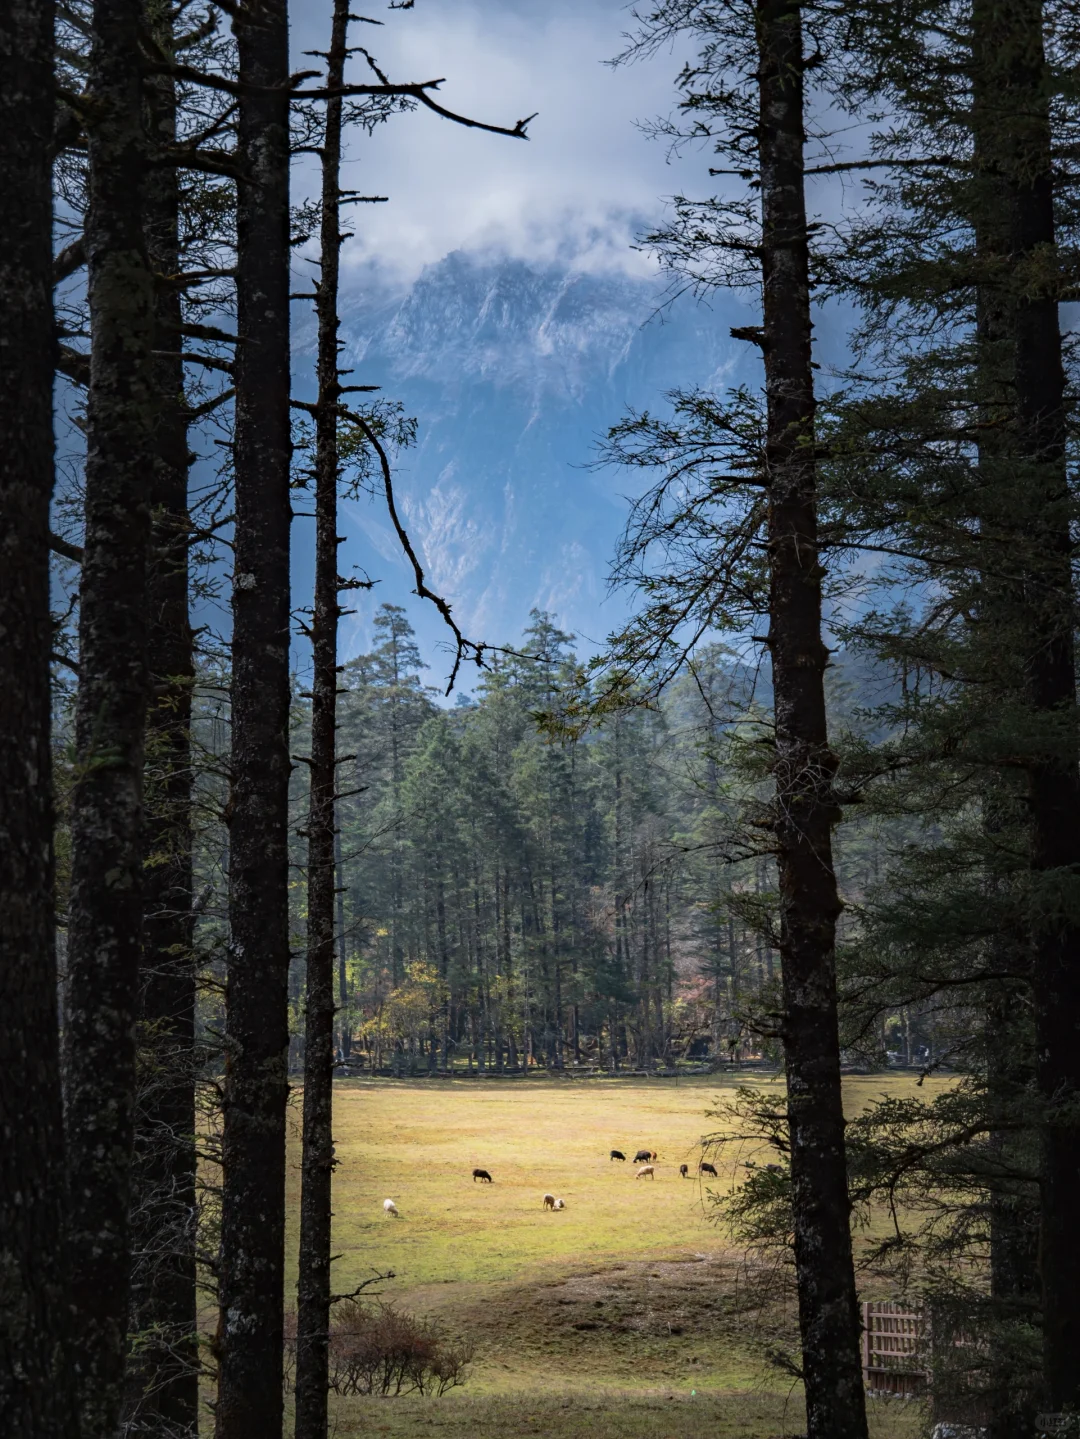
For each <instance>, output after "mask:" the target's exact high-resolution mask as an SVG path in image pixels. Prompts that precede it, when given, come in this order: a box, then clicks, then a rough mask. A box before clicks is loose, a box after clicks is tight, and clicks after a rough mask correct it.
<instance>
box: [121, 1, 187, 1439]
mask: <svg viewBox="0 0 1080 1439" xmlns="http://www.w3.org/2000/svg"><path fill="white" fill-rule="evenodd" d="M147 22H148V24H149V25H150V26H151V27H152V29H153V33H154V35H155V38H156V39H157V41H158V43H159V44H160V45H161V47H162V49H163V50H164V51H165V52H166V53H169V52H170V51H171V50H172V39H173V37H172V33H171V25H170V23H169V21H168V19H167V18H165V16H164V14H163V12H162V13H159V12H158V10H157V7H156V6H154V7H151V6H149V5H148V6H147ZM146 102H147V114H148V121H149V132H150V133H149V139H150V145H151V147H152V151H158V150H160V151H166V150H168V149H169V148H170V147H171V146H172V145H174V144H175V141H176V95H175V86H174V84H173V82H172V80H171V79H170V78H169V77H167V76H155V77H154V79H153V81H152V83H151V84H149V85H148V87H147V92H146ZM179 212H180V198H179V183H178V177H177V172H176V170H175V169H174V168H173V167H172V166H170V165H162V164H156V165H154V167H153V168H152V170H151V171H150V175H149V178H148V183H147V187H146V239H147V253H148V258H149V262H150V266H151V269H152V271H153V274H154V281H155V329H156V331H157V333H158V335H159V336H160V337H161V340H160V343H159V344H158V346H157V350H158V354H157V356H156V358H155V360H154V362H153V366H152V368H151V370H150V372H149V374H150V384H151V386H152V390H153V401H154V406H155V411H156V413H155V428H154V465H153V471H152V477H151V486H152V488H151V504H152V523H153V529H152V536H151V554H150V568H149V574H148V594H147V601H148V602H147V616H148V621H149V628H150V643H149V663H150V669H151V675H152V680H153V686H154V688H153V694H152V697H151V701H150V706H149V709H148V711H147V716H146V852H147V864H146V877H145V903H144V920H143V924H144V930H143V952H142V974H141V1005H140V1015H139V1017H140V1029H141V1032H140V1057H139V1086H138V1107H137V1111H136V1128H135V1161H136V1169H135V1202H134V1206H133V1215H132V1250H133V1267H132V1315H131V1330H132V1333H133V1334H135V1335H137V1336H138V1342H137V1347H136V1349H135V1350H134V1352H133V1355H132V1360H131V1373H130V1375H129V1392H130V1394H131V1401H130V1409H131V1413H132V1415H133V1418H134V1419H135V1421H136V1422H137V1424H138V1425H139V1426H140V1427H141V1428H142V1429H144V1430H146V1431H148V1432H164V1433H167V1434H169V1435H180V1434H191V1435H194V1434H195V1433H196V1431H197V1426H198V1404H199V1383H198V1351H197V1345H196V1283H195V1053H194V1049H195V966H194V954H193V946H194V915H193V912H192V853H191V847H192V831H191V746H190V728H191V690H192V682H193V673H194V668H193V658H192V634H191V625H190V622H189V618H188V543H189V529H190V522H189V517H188V495H187V489H188V436H187V419H186V410H185V401H184V366H183V361H182V360H181V359H180V356H179V350H180V345H179V334H180V325H181V319H182V315H181V297H180V291H179V289H178V288H177V286H176V284H175V282H174V278H173V277H174V276H176V275H177V274H178V273H179V271H180V268H181V264H180V253H179V251H180V241H179Z"/></svg>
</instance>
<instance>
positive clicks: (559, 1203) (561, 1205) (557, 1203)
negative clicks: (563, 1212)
mask: <svg viewBox="0 0 1080 1439" xmlns="http://www.w3.org/2000/svg"><path fill="white" fill-rule="evenodd" d="M555 1208H556V1209H565V1208H566V1202H565V1200H562V1199H556V1201H555Z"/></svg>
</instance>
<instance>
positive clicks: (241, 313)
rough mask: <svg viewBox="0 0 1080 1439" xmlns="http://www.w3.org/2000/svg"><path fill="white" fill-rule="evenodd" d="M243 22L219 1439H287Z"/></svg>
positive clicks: (278, 411)
mask: <svg viewBox="0 0 1080 1439" xmlns="http://www.w3.org/2000/svg"><path fill="white" fill-rule="evenodd" d="M240 16H241V18H239V19H238V20H237V21H236V23H235V32H236V40H237V51H238V64H239V76H240V80H241V83H242V84H244V85H245V86H250V87H251V88H250V89H249V90H247V91H246V92H245V94H244V96H243V98H242V99H241V100H240V102H239V119H238V136H237V144H238V150H239V158H240V167H241V174H242V178H241V180H240V182H239V184H238V187H237V188H238V197H237V281H236V285H237V335H238V338H239V344H238V346H237V356H236V451H235V453H236V471H235V473H236V537H235V555H234V566H235V568H234V578H233V641H232V669H233V673H232V764H231V774H232V795H231V820H230V855H229V929H230V934H229V971H228V990H227V999H226V1036H227V1043H226V1074H225V1106H224V1128H223V1135H222V1145H223V1147H222V1161H223V1194H222V1213H221V1261H220V1272H219V1281H218V1282H219V1291H220V1314H219V1320H218V1331H217V1352H218V1365H219V1384H218V1405H217V1416H216V1417H217V1435H218V1439H249V1436H251V1435H255V1434H258V1435H259V1436H260V1439H262V1436H265V1439H273V1436H275V1435H278V1434H280V1433H281V1423H282V1330H283V1308H284V1283H285V1276H284V1264H285V1107H286V1103H287V1100H288V1091H289V1081H288V1049H289V1033H288V980H289V916H288V850H287V845H288V795H289V740H288V729H289V520H290V505H289V466H290V453H291V451H290V425H289V98H288V74H289V30H288V8H287V0H259V3H253V4H252V5H250V6H245V7H244V8H243V10H242V11H241V12H240Z"/></svg>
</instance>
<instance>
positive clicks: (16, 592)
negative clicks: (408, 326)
mask: <svg viewBox="0 0 1080 1439" xmlns="http://www.w3.org/2000/svg"><path fill="white" fill-rule="evenodd" d="M52 130H53V6H52V3H51V0H13V3H11V4H10V5H7V6H5V7H4V8H3V10H0V192H2V193H3V196H4V201H3V206H2V207H0V433H2V434H3V436H4V444H3V447H2V448H0V1014H2V1015H3V1024H2V1026H0V1065H2V1067H3V1073H4V1082H3V1084H2V1085H0V1414H2V1415H3V1416H4V1420H5V1427H6V1429H7V1431H8V1432H9V1433H11V1434H28V1435H29V1434H33V1435H35V1436H38V1439H60V1436H68V1435H71V1436H74V1435H75V1433H76V1426H75V1415H74V1412H73V1407H74V1406H73V1403H72V1397H71V1388H70V1383H69V1381H68V1374H67V1369H66V1365H65V1363H64V1359H65V1356H64V1352H63V1350H64V1320H65V1316H66V1298H67V1290H66V1284H65V1278H64V1268H63V1244H62V1232H63V1203H62V1199H63V1191H64V1184H63V1179H62V1176H63V1173H64V1168H65V1165H64V1139H63V1121H62V1113H61V1097H60V1046H59V1031H58V1026H57V990H56V954H55V948H54V943H53V920H54V916H53V813H52V767H51V761H50V691H49V654H50V651H51V649H52V621H51V618H50V614H49V500H50V497H51V494H52V486H53V416H52V372H53V341H52V333H53V306H52V191H51V176H50V163H49V153H50V147H51V142H52Z"/></svg>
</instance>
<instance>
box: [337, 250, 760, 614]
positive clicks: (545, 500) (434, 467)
mask: <svg viewBox="0 0 1080 1439" xmlns="http://www.w3.org/2000/svg"><path fill="white" fill-rule="evenodd" d="M747 318H748V316H747V313H746V312H745V311H744V309H743V308H742V307H741V306H740V305H739V304H738V303H737V302H736V301H734V300H729V299H726V298H722V299H720V300H718V301H714V302H713V303H712V304H711V306H708V307H707V306H705V305H702V304H699V303H697V302H696V301H695V300H694V299H693V298H692V297H691V296H683V297H681V298H679V299H677V300H675V301H674V302H673V303H671V304H665V291H664V288H663V285H662V283H661V282H660V281H658V280H649V279H635V278H632V277H628V276H624V275H623V276H613V275H596V274H582V273H572V272H567V271H566V270H562V269H558V268H555V267H546V268H540V267H534V266H530V265H527V264H525V263H522V262H520V261H510V260H503V261H491V260H484V259H480V258H477V257H475V256H469V255H464V254H453V255H449V256H447V257H446V258H445V259H444V260H443V261H441V262H440V263H439V264H438V265H435V266H432V267H429V268H428V269H427V270H425V272H424V273H423V274H422V275H421V276H420V278H419V279H418V280H417V281H416V283H415V284H414V285H413V287H412V288H411V289H410V290H409V291H408V293H407V294H405V295H403V296H402V295H397V296H392V297H389V296H386V295H380V294H378V293H377V292H374V293H367V294H364V293H359V294H356V295H354V296H352V297H351V298H350V300H349V302H348V303H347V304H346V305H345V306H344V308H343V322H344V323H343V332H344V336H345V338H346V342H347V344H346V359H345V363H346V364H348V365H350V366H352V368H353V371H354V373H353V375H352V376H351V382H353V383H371V384H378V385H380V386H381V387H382V393H383V394H384V395H385V396H386V397H387V398H390V399H394V400H400V401H401V402H402V403H403V405H404V407H405V410H406V412H407V413H408V414H410V415H413V416H415V417H416V419H417V421H418V438H417V444H416V447H415V448H414V449H412V450H410V451H408V452H407V453H406V454H405V455H404V456H403V457H402V462H401V473H400V478H399V480H398V485H399V489H400V492H401V498H402V507H403V509H404V511H405V514H406V515H407V516H408V524H409V527H410V530H411V532H412V535H413V538H414V540H415V541H416V543H417V544H418V546H419V548H420V549H421V550H422V552H423V555H424V558H425V561H426V564H427V567H428V571H429V575H430V578H431V579H432V581H433V582H434V584H435V585H436V586H438V587H439V588H440V590H441V591H442V593H444V594H445V595H446V596H447V597H448V598H450V599H451V600H452V601H453V602H454V604H455V611H456V613H457V614H458V616H459V617H460V618H461V620H462V621H463V622H464V623H465V625H466V626H467V628H468V631H469V633H470V634H472V635H474V636H476V637H477V638H483V639H485V640H495V641H498V640H502V639H506V638H510V637H514V636H516V635H517V634H518V633H519V632H520V630H521V628H522V626H523V625H524V624H525V623H526V622H527V618H528V613H529V610H530V609H531V608H532V607H534V606H538V607H541V608H544V609H548V610H551V611H553V612H554V613H556V614H557V615H558V617H559V621H560V623H561V624H562V626H563V627H564V628H566V629H569V630H573V631H575V632H577V633H579V634H581V635H582V636H583V637H585V638H586V639H589V638H591V639H599V638H601V637H602V636H603V634H604V633H605V632H606V631H607V630H609V629H610V628H611V627H612V625H613V624H615V623H617V621H618V618H619V616H620V615H621V613H622V612H623V607H624V604H625V601H624V600H620V599H619V598H618V597H615V598H611V599H608V600H607V602H606V603H605V602H604V600H605V592H606V576H607V569H608V565H609V562H610V559H611V555H612V551H613V548H614V544H615V541H616V539H617V537H618V535H619V533H620V530H621V528H622V525H623V522H624V520H625V516H626V499H625V496H626V494H627V493H628V491H629V490H630V489H631V487H632V486H634V485H639V484H640V476H633V475H626V474H617V473H612V472H607V471H598V470H596V469H595V468H592V465H593V463H594V461H595V459H596V453H597V443H598V441H599V440H600V438H601V437H602V436H603V435H604V433H605V432H606V431H607V429H608V428H609V427H610V426H611V425H612V424H614V423H615V422H616V421H617V420H618V419H619V418H620V416H621V415H622V414H623V413H624V412H625V411H626V409H627V408H628V407H633V408H636V409H643V408H650V409H653V410H656V409H658V408H662V406H663V396H664V393H665V392H666V391H667V390H670V389H673V388H675V387H678V386H689V385H694V384H700V385H711V386H716V387H718V388H722V387H724V386H725V385H728V384H731V383H737V382H739V381H740V380H744V379H748V378H750V376H751V375H752V373H753V371H752V365H753V357H752V356H750V355H748V354H747V350H748V348H749V347H748V346H746V345H745V344H742V343H740V342H738V341H735V340H732V339H731V338H730V335H729V330H730V327H731V326H732V325H734V324H740V323H741V324H745V323H747ZM345 518H346V520H347V521H348V524H347V527H346V529H345V531H343V532H344V533H346V534H347V536H348V540H347V543H346V545H345V546H343V552H344V553H343V561H344V562H345V563H346V564H348V563H352V564H360V565H363V566H365V567H366V568H367V569H368V570H369V571H370V572H371V573H372V574H380V573H381V574H383V575H386V576H387V581H386V583H384V584H382V585H380V586H379V587H378V589H376V591H375V592H374V596H375V598H374V600H373V601H372V603H378V602H381V601H382V600H385V599H394V600H396V601H399V602H400V600H401V599H402V593H400V592H401V591H402V590H403V586H402V584H400V583H399V578H400V577H401V576H402V571H401V570H400V569H398V570H397V578H394V579H393V581H391V579H390V575H389V571H388V568H387V567H388V565H391V566H393V565H395V564H396V560H395V555H396V550H395V542H394V541H393V539H392V537H391V536H390V534H389V530H388V528H387V527H386V525H385V522H384V521H383V519H382V515H381V511H380V509H379V507H378V506H377V505H372V506H367V505H363V504H356V505H350V506H347V514H346V516H345ZM391 591H393V593H391ZM417 619H418V623H419V627H421V629H422V630H423V629H426V628H427V625H425V624H424V621H423V619H422V617H421V616H420V615H419V612H418V615H417ZM358 624H361V625H362V616H361V617H360V619H359V620H358ZM433 632H434V631H433ZM357 639H358V640H359V634H357Z"/></svg>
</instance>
